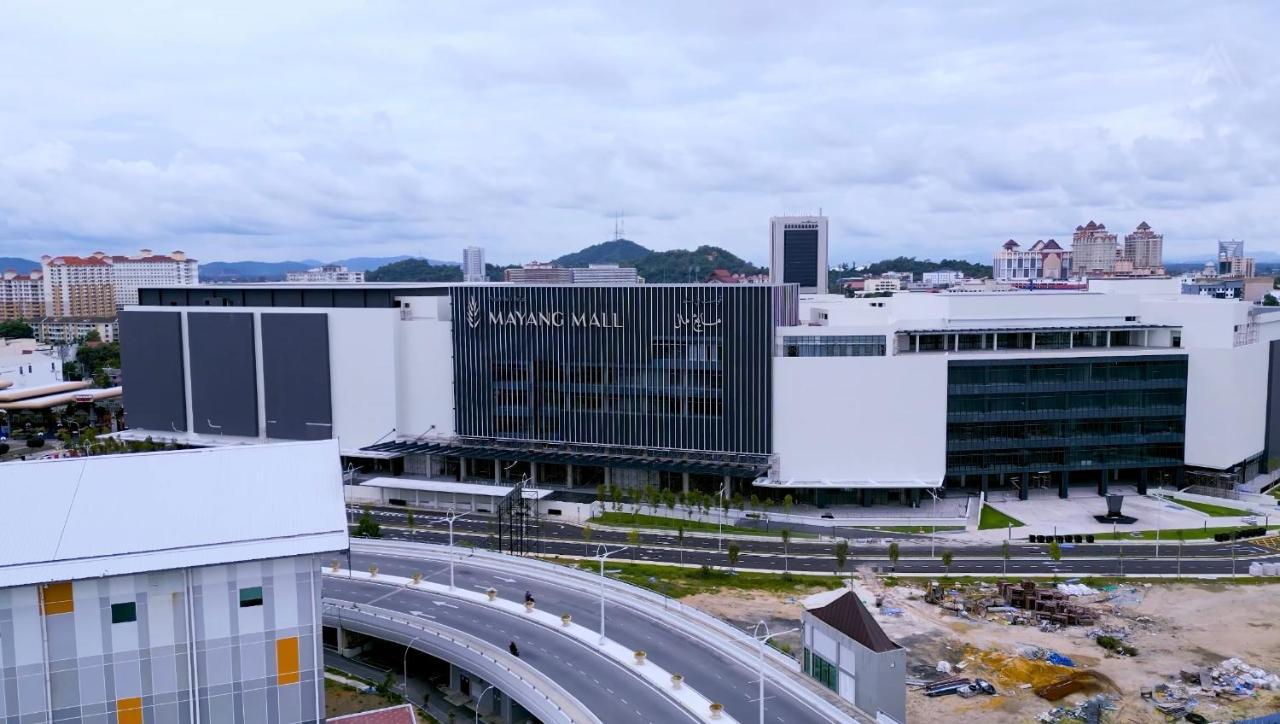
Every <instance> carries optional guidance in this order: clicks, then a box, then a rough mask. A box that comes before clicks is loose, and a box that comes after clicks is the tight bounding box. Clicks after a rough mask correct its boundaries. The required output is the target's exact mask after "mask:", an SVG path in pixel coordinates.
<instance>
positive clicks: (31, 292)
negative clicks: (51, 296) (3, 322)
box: [0, 269, 44, 319]
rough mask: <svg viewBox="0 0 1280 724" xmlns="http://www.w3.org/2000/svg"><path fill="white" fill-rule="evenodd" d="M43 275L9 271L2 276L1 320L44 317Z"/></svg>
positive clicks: (0, 277) (0, 279)
mask: <svg viewBox="0 0 1280 724" xmlns="http://www.w3.org/2000/svg"><path fill="white" fill-rule="evenodd" d="M42 276H43V273H42V272H40V271H38V270H33V271H32V272H31V273H29V274H19V273H18V272H16V271H14V270H12V269H8V270H6V271H5V272H4V274H3V275H0V319H35V318H36V317H40V316H43V315H44V283H43V282H42V281H41V277H42Z"/></svg>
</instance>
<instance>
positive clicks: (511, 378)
mask: <svg viewBox="0 0 1280 724" xmlns="http://www.w3.org/2000/svg"><path fill="white" fill-rule="evenodd" d="M451 296H452V302H453V319H454V323H453V330H454V332H453V346H454V358H453V359H454V380H455V384H454V395H455V406H456V409H457V425H458V433H459V434H460V435H461V436H464V437H475V438H494V439H510V440H530V441H545V442H553V443H572V444H587V445H606V446H612V447H630V448H661V449H672V450H707V451H719V452H741V453H761V454H765V453H769V452H771V449H772V430H771V426H770V422H771V418H772V415H771V394H772V376H771V362H772V350H773V336H774V328H775V326H776V325H777V324H785V323H791V324H793V323H794V318H795V314H796V307H797V303H796V300H795V296H796V288H795V287H794V286H789V287H788V286H781V285H742V286H737V287H733V286H724V287H717V286H658V285H637V286H618V287H613V286H580V287H574V286H546V287H521V288H512V287H488V286H485V287H456V288H454V289H453V290H452V291H451Z"/></svg>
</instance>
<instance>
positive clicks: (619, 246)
mask: <svg viewBox="0 0 1280 724" xmlns="http://www.w3.org/2000/svg"><path fill="white" fill-rule="evenodd" d="M652 253H653V252H652V251H650V250H649V249H646V248H644V247H643V246H640V245H639V244H637V243H635V242H634V241H631V240H630V239H614V240H613V241H605V242H602V243H599V244H592V245H591V246H588V247H587V248H585V249H583V250H582V251H575V252H573V253H572V254H565V255H564V256H562V257H560V258H559V259H556V260H555V261H553V262H552V263H553V264H555V265H556V266H559V267H585V266H590V265H591V264H617V265H619V266H626V265H628V264H632V263H634V262H635V261H636V260H638V259H642V258H644V257H646V256H648V255H650V254H652Z"/></svg>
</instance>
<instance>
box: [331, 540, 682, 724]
mask: <svg viewBox="0 0 1280 724" xmlns="http://www.w3.org/2000/svg"><path fill="white" fill-rule="evenodd" d="M382 565H383V564H382V562H381V561H380V562H379V566H380V567H381V566H382ZM433 565H436V566H439V565H440V564H438V563H437V564H433ZM419 568H421V565H419ZM383 570H385V571H386V572H387V573H395V572H394V571H392V570H389V568H388V569H383ZM438 572H439V571H436V573H438ZM521 594H523V591H521ZM324 595H325V596H326V597H328V598H339V599H342V600H346V601H351V602H355V603H367V604H371V605H376V606H379V607H381V608H386V609H390V610H393V611H398V612H400V613H403V614H405V615H406V616H416V617H420V618H427V619H430V620H432V621H434V622H436V623H439V624H441V625H443V626H449V627H451V628H454V629H457V630H459V631H463V632H465V633H468V634H471V635H472V636H475V637H477V638H480V639H483V640H484V641H487V642H488V643H491V644H493V645H495V646H498V647H499V648H504V649H505V648H506V646H507V644H508V642H510V641H513V640H514V641H515V642H516V645H517V646H518V647H519V648H520V658H521V659H523V660H524V661H525V662H527V663H528V664H529V665H531V666H533V667H534V668H536V669H538V670H539V671H540V672H542V673H543V674H545V675H547V676H548V677H550V678H551V679H553V680H554V681H555V682H556V683H558V684H559V685H560V686H562V687H564V689H565V690H566V691H568V692H569V693H570V694H572V695H573V696H574V697H575V698H576V699H577V700H578V701H580V702H582V704H583V705H584V706H586V707H587V708H589V709H591V710H592V711H593V712H594V713H595V714H596V716H598V717H600V719H601V720H602V721H606V722H626V723H628V724H665V723H666V722H671V723H672V724H675V723H678V722H693V721H696V720H695V719H694V718H693V717H692V716H690V715H689V713H688V712H686V711H685V710H684V709H683V708H681V707H680V706H678V705H676V704H675V703H674V702H672V701H671V700H670V699H668V698H667V697H666V696H664V695H663V694H661V693H659V692H658V691H656V690H654V689H653V688H652V687H650V686H649V685H648V684H647V683H646V682H645V681H644V680H642V679H640V678H639V677H637V676H635V675H634V674H632V673H631V672H629V671H627V670H626V669H625V668H623V667H622V666H621V665H620V664H617V663H614V662H613V661H612V660H611V659H608V658H606V657H604V656H602V655H600V654H599V653H597V652H596V651H595V650H594V649H592V648H590V647H588V646H583V645H582V644H580V643H578V642H577V641H575V640H574V639H571V638H569V637H568V636H565V635H563V634H560V633H558V632H556V631H554V630H551V629H549V628H547V627H545V626H542V625H539V624H537V623H533V622H531V621H525V620H522V619H521V618H519V617H518V616H513V615H510V614H506V613H503V612H500V611H496V610H494V609H492V608H489V607H487V606H484V605H481V604H475V603H468V602H466V601H463V600H460V599H455V598H449V597H447V596H441V595H438V594H433V593H430V592H427V591H410V590H405V589H403V588H392V587H389V586H385V585H381V584H377V583H371V582H367V581H358V580H356V581H350V580H342V579H338V578H333V577H326V578H325V579H324Z"/></svg>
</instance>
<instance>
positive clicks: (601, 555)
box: [596, 545, 630, 646]
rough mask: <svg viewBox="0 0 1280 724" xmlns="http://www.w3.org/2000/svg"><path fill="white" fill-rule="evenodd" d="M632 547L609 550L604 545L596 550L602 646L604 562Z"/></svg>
mask: <svg viewBox="0 0 1280 724" xmlns="http://www.w3.org/2000/svg"><path fill="white" fill-rule="evenodd" d="M629 547H630V546H623V547H622V548H616V549H614V550H607V549H606V548H605V547H604V546H603V545H601V546H600V547H599V548H597V549H596V558H597V559H598V560H599V561H600V646H604V562H605V560H606V559H607V558H608V557H609V556H611V555H614V554H615V553H621V552H623V551H625V550H626V549H627V548H629Z"/></svg>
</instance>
